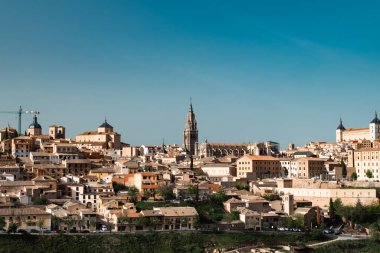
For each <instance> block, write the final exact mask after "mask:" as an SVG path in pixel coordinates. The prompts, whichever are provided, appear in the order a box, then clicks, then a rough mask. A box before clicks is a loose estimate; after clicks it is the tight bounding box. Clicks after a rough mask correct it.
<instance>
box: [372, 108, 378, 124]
mask: <svg viewBox="0 0 380 253" xmlns="http://www.w3.org/2000/svg"><path fill="white" fill-rule="evenodd" d="M370 123H375V124H380V120H379V118H378V117H377V111H375V118H373V120H372V121H371V122H370Z"/></svg>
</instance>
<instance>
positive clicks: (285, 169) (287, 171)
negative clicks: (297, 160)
mask: <svg viewBox="0 0 380 253" xmlns="http://www.w3.org/2000/svg"><path fill="white" fill-rule="evenodd" d="M288 175H289V170H288V169H287V168H284V176H285V177H287V176H288Z"/></svg>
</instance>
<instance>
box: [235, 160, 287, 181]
mask: <svg viewBox="0 0 380 253" xmlns="http://www.w3.org/2000/svg"><path fill="white" fill-rule="evenodd" d="M236 165H237V178H247V179H248V180H257V179H258V178H261V179H262V178H274V177H279V176H280V175H281V163H280V160H279V159H278V158H275V157H272V156H251V155H247V156H243V157H241V158H239V159H238V160H237V161H236Z"/></svg>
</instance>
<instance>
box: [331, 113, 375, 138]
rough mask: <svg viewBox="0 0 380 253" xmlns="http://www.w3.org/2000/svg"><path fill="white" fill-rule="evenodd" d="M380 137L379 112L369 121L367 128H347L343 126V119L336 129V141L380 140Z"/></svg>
mask: <svg viewBox="0 0 380 253" xmlns="http://www.w3.org/2000/svg"><path fill="white" fill-rule="evenodd" d="M379 137H380V120H379V118H378V117H377V112H375V117H374V118H373V120H372V121H371V122H370V123H369V127H367V128H350V129H346V128H345V127H344V126H343V122H342V119H340V123H339V126H338V128H337V129H336V142H350V141H360V140H369V141H375V140H379Z"/></svg>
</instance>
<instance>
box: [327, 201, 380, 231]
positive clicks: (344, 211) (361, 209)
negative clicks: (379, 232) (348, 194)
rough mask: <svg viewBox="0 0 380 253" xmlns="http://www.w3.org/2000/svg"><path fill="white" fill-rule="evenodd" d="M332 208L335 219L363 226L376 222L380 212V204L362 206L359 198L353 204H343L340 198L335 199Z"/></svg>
mask: <svg viewBox="0 0 380 253" xmlns="http://www.w3.org/2000/svg"><path fill="white" fill-rule="evenodd" d="M333 208H334V210H335V219H337V220H339V219H341V220H342V221H343V222H351V224H361V225H364V226H366V225H370V224H372V223H375V222H377V221H378V219H379V214H380V205H369V206H363V205H362V203H361V202H360V201H359V200H358V202H356V205H355V206H345V205H343V204H342V201H341V200H340V199H336V200H335V201H334V203H333Z"/></svg>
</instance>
